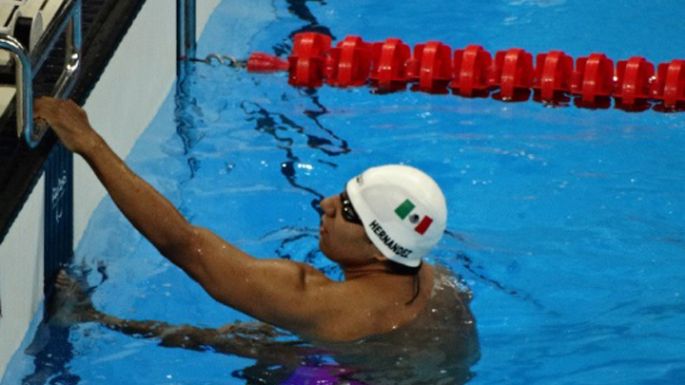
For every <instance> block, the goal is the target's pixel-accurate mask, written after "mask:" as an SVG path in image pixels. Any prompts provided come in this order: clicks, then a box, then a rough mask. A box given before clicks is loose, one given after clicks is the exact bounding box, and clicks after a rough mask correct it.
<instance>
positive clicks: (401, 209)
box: [395, 199, 433, 235]
mask: <svg viewBox="0 0 685 385" xmlns="http://www.w3.org/2000/svg"><path fill="white" fill-rule="evenodd" d="M415 208H416V205H415V204H414V203H413V202H412V201H411V200H409V199H405V200H404V202H402V203H401V204H400V205H399V206H397V207H396V208H395V214H397V216H398V217H399V218H400V219H401V220H405V219H407V218H408V220H409V223H411V224H416V227H414V231H416V232H417V233H419V234H421V235H423V234H424V233H425V232H426V231H427V230H428V228H429V227H430V225H431V223H433V218H431V217H429V216H428V215H423V216H421V215H420V214H418V213H416V212H414V209H415Z"/></svg>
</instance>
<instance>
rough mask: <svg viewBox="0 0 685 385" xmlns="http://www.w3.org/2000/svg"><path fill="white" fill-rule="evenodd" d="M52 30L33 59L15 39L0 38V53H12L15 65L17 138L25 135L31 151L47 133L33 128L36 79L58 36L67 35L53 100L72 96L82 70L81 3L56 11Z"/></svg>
mask: <svg viewBox="0 0 685 385" xmlns="http://www.w3.org/2000/svg"><path fill="white" fill-rule="evenodd" d="M53 20H57V22H51V23H50V26H49V27H48V29H47V30H46V31H44V33H43V37H42V38H41V39H40V41H39V42H38V44H36V47H35V48H34V50H33V52H35V54H33V53H32V55H31V57H29V54H28V53H27V52H28V50H27V49H26V48H25V47H24V46H23V45H22V44H21V43H20V42H19V41H17V39H15V38H14V37H12V36H9V35H5V34H0V49H3V50H6V51H9V52H10V54H11V55H12V57H13V58H14V62H15V67H16V68H15V71H16V88H17V98H16V99H17V102H16V104H17V136H18V137H21V135H22V133H23V135H24V140H25V141H26V144H27V145H28V146H29V147H30V148H35V147H36V146H38V144H39V143H40V140H41V139H42V138H43V135H44V134H45V132H46V131H47V126H46V125H45V124H38V125H34V124H33V77H34V76H35V75H36V72H38V70H39V69H40V67H42V65H43V62H45V60H46V59H47V57H48V55H49V53H50V50H51V49H52V48H53V47H54V45H55V43H56V42H57V38H58V37H59V35H60V34H61V33H62V32H64V30H65V29H66V31H67V39H66V58H65V63H64V69H63V70H62V73H61V75H60V77H59V79H58V80H57V83H56V84H55V88H54V90H53V96H55V97H57V98H61V97H65V96H66V95H67V94H69V93H70V92H71V89H72V87H73V86H74V81H75V79H76V76H75V75H76V74H77V73H78V69H79V67H80V55H81V0H71V1H67V2H65V3H64V4H63V5H62V7H61V8H60V9H59V10H58V11H57V13H56V15H55V16H54V18H53Z"/></svg>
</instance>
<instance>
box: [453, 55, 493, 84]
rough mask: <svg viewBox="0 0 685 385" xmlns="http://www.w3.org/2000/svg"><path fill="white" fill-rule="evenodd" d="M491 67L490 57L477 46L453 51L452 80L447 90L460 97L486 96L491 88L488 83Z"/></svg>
mask: <svg viewBox="0 0 685 385" xmlns="http://www.w3.org/2000/svg"><path fill="white" fill-rule="evenodd" d="M491 66H492V55H490V53H489V52H488V51H486V50H484V49H483V47H481V46H479V45H470V46H468V47H466V48H465V49H458V50H456V51H454V60H453V61H452V79H453V80H452V81H451V82H450V83H449V88H450V89H451V90H452V92H454V93H455V94H459V95H461V96H466V97H474V96H480V97H485V96H487V95H488V94H489V93H490V90H491V89H492V88H493V87H492V86H491V85H490V81H489V76H490V68H491Z"/></svg>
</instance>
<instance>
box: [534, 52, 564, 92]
mask: <svg viewBox="0 0 685 385" xmlns="http://www.w3.org/2000/svg"><path fill="white" fill-rule="evenodd" d="M533 79H534V80H533V89H534V90H535V91H536V93H538V94H539V95H538V96H536V100H540V101H542V102H544V103H551V104H554V103H557V102H560V101H566V100H567V99H568V97H567V96H566V95H567V94H570V93H571V84H572V82H573V58H572V57H570V56H569V55H567V54H565V53H564V52H562V51H551V52H549V53H541V54H538V56H537V58H536V65H535V74H534V76H533Z"/></svg>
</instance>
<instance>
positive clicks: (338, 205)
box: [319, 192, 380, 265]
mask: <svg viewBox="0 0 685 385" xmlns="http://www.w3.org/2000/svg"><path fill="white" fill-rule="evenodd" d="M321 209H322V211H323V215H322V216H321V227H320V228H319V247H320V248H321V251H322V252H323V253H324V254H326V256H327V257H328V258H330V259H331V260H333V261H335V262H338V263H340V264H349V265H359V264H364V263H365V262H367V261H370V260H374V259H377V258H376V257H377V256H376V254H379V253H380V252H378V249H376V247H375V246H373V244H372V243H371V241H370V240H369V238H368V237H367V236H366V233H365V232H364V227H363V226H362V224H361V221H360V220H359V219H358V216H356V212H355V211H354V207H353V206H352V205H351V203H350V202H349V200H348V199H347V194H345V193H344V192H343V193H341V194H338V195H333V196H330V197H328V198H326V199H324V200H322V201H321Z"/></svg>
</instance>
